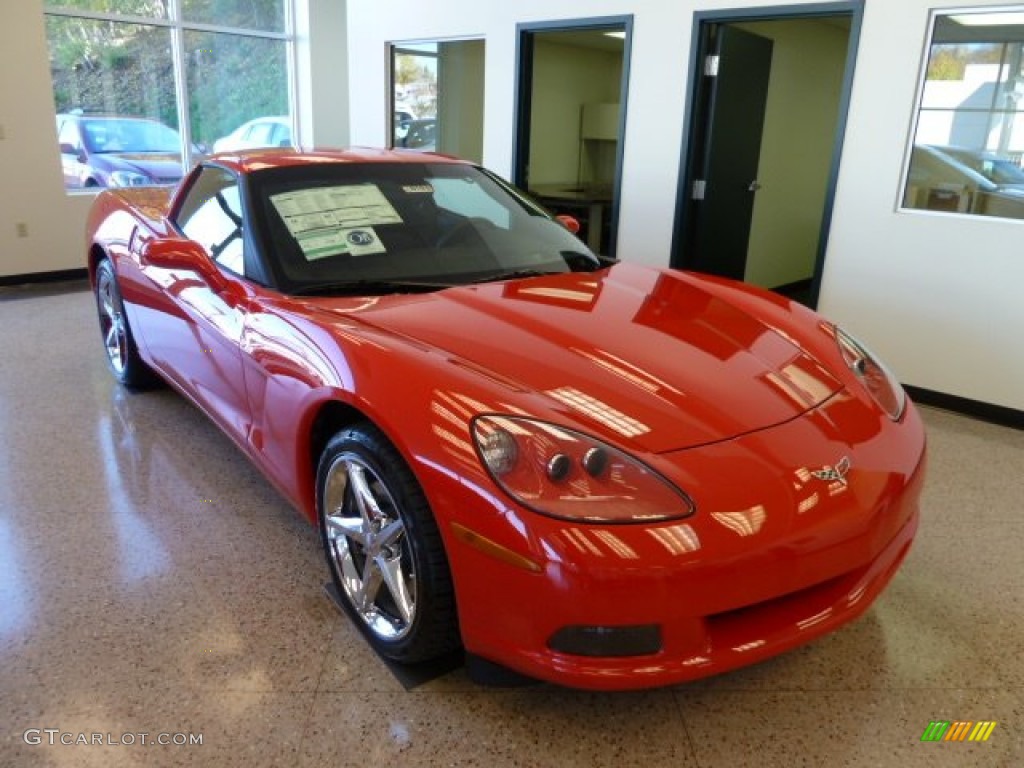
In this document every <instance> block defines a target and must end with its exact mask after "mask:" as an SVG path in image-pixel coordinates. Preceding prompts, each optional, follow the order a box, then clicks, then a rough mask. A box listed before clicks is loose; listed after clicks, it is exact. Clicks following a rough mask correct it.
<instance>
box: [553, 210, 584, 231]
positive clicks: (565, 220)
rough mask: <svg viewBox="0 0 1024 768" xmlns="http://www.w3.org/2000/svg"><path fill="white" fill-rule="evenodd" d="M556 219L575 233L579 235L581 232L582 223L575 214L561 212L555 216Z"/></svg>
mask: <svg viewBox="0 0 1024 768" xmlns="http://www.w3.org/2000/svg"><path fill="white" fill-rule="evenodd" d="M555 221H557V222H558V223H559V224H561V225H562V226H563V227H565V228H566V229H568V230H569V231H570V232H572V233H573V234H574V235H578V234H579V233H580V223H579V221H578V220H577V219H576V217H575V216H570V215H569V214H567V213H560V214H558V215H557V216H555Z"/></svg>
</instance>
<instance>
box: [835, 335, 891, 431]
mask: <svg viewBox="0 0 1024 768" xmlns="http://www.w3.org/2000/svg"><path fill="white" fill-rule="evenodd" d="M836 341H837V342H838V343H839V351H840V352H841V353H842V355H843V359H844V360H845V361H846V364H847V365H848V366H850V370H851V371H853V372H854V374H856V376H857V378H858V379H860V381H861V383H862V384H863V385H864V388H865V389H867V391H868V392H869V393H870V394H871V397H872V398H873V399H874V401H875V402H876V403H877V404H878V407H879V408H881V409H882V410H883V411H885V412H886V414H887V415H888V416H889V418H890V419H892V420H893V421H899V419H900V417H901V416H902V415H903V410H904V409H905V408H906V407H907V394H906V392H904V391H903V387H901V386H900V383H899V381H897V379H896V377H895V376H893V374H892V372H891V371H890V370H889V369H888V368H886V366H885V363H883V362H882V361H881V360H879V359H878V358H877V357H875V356H874V355H872V354H871V353H870V352H869V351H868V349H867V347H865V346H864V345H863V344H861V343H860V342H859V341H857V340H856V339H855V338H853V337H852V336H850V334H848V333H846V332H845V331H844V330H842V329H841V328H836Z"/></svg>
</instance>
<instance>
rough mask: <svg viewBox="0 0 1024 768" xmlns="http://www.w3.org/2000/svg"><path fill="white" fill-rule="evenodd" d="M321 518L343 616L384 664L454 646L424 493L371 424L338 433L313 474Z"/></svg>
mask: <svg viewBox="0 0 1024 768" xmlns="http://www.w3.org/2000/svg"><path fill="white" fill-rule="evenodd" d="M316 489H317V516H318V518H319V524H320V537H321V541H322V542H323V546H324V554H325V555H326V557H327V565H328V568H329V569H330V571H331V579H332V580H333V582H334V585H335V587H336V588H337V590H338V594H339V595H340V596H341V599H342V601H343V602H344V607H345V609H346V611H347V612H348V614H349V615H350V616H351V617H352V618H353V621H355V622H356V623H357V624H359V625H361V628H362V629H363V631H364V634H365V635H366V637H367V639H368V640H369V642H370V644H371V645H372V646H373V647H374V649H375V650H376V651H377V652H378V653H379V654H380V655H381V656H384V657H385V658H387V659H391V660H393V661H398V662H404V663H413V662H419V661H425V660H427V659H433V658H436V657H438V656H442V655H444V654H446V653H448V652H450V651H453V650H455V649H456V648H458V647H459V645H460V639H459V629H458V620H457V616H456V610H455V596H454V592H453V589H452V580H451V573H450V571H449V569H448V558H447V556H446V554H445V550H444V544H443V543H442V541H441V534H440V532H439V531H438V528H437V523H436V521H435V520H434V515H433V513H432V512H431V510H430V506H429V504H428V503H427V499H426V496H425V495H424V493H423V489H422V488H420V485H419V483H418V482H417V481H416V477H415V476H414V475H413V473H412V471H411V470H410V469H409V467H408V465H406V463H405V461H404V460H403V459H402V457H401V455H400V454H399V453H398V451H397V450H396V449H395V447H394V446H393V445H391V443H390V442H388V440H387V438H385V437H384V435H383V434H382V433H381V432H380V431H379V430H378V429H376V428H375V427H373V426H372V425H370V424H367V423H361V424H357V425H355V426H352V427H349V428H347V429H344V430H342V431H341V432H339V433H338V434H336V435H335V436H334V437H333V438H332V439H331V440H330V442H328V444H327V447H326V448H325V449H324V452H323V455H322V456H321V458H320V465H319V468H318V470H317V480H316Z"/></svg>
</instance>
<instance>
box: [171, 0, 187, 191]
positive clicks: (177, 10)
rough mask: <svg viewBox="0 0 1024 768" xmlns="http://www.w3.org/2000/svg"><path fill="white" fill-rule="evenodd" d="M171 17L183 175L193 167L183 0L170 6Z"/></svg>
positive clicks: (174, 1) (172, 52) (172, 1)
mask: <svg viewBox="0 0 1024 768" xmlns="http://www.w3.org/2000/svg"><path fill="white" fill-rule="evenodd" d="M168 6H169V7H168V11H169V13H170V16H171V24H172V26H171V68H172V69H173V71H174V93H175V98H176V99H177V101H178V133H179V134H180V135H181V144H182V146H181V164H182V174H185V173H187V172H188V169H189V168H190V167H191V166H192V123H191V116H190V110H189V93H188V73H187V71H186V69H185V33H184V30H183V29H182V26H181V0H171V2H170V3H169V4H168Z"/></svg>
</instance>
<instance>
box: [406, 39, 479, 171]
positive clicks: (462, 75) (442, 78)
mask: <svg viewBox="0 0 1024 768" xmlns="http://www.w3.org/2000/svg"><path fill="white" fill-rule="evenodd" d="M390 88H391V110H390V111H391V115H390V128H391V131H390V132H391V136H390V144H391V146H392V147H396V148H400V149H414V150H418V151H420V152H443V153H445V154H450V155H455V156H456V157H461V158H463V159H464V160H472V161H473V162H477V163H479V162H482V160H483V134H484V130H483V108H484V41H483V40H455V41H449V42H420V43H404V44H400V45H393V46H392V48H391V86H390Z"/></svg>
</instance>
